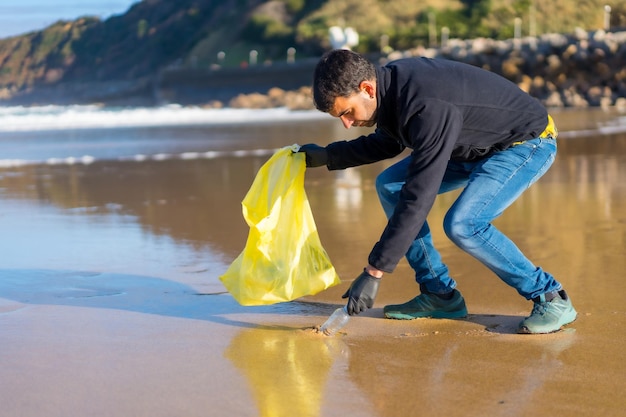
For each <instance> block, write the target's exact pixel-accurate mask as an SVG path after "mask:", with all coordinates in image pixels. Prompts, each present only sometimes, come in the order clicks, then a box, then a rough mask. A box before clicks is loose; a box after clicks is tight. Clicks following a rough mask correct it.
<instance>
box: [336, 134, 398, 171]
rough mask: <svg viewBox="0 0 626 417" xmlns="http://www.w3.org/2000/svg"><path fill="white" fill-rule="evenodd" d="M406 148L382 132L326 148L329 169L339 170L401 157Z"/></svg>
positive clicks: (340, 142) (339, 142)
mask: <svg viewBox="0 0 626 417" xmlns="http://www.w3.org/2000/svg"><path fill="white" fill-rule="evenodd" d="M404 149H405V147H404V146H403V145H402V144H400V143H399V142H398V141H397V140H396V139H393V138H391V137H389V136H387V135H384V134H383V133H382V132H381V131H380V130H378V129H377V130H376V131H375V132H373V133H371V134H369V135H365V136H360V137H358V138H356V139H353V140H350V141H338V142H333V143H331V144H329V145H328V146H326V150H327V152H328V164H327V166H328V169H329V170H337V169H345V168H350V167H355V166H359V165H365V164H371V163H373V162H377V161H382V160H383V159H388V158H393V157H394V156H397V155H399V154H400V153H401V152H402V151H403V150H404Z"/></svg>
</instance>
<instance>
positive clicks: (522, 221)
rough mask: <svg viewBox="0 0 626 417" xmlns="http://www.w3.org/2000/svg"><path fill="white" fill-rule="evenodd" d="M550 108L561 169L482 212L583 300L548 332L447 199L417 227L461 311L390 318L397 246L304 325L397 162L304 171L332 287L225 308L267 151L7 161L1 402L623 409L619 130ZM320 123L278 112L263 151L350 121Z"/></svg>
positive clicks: (125, 407) (349, 267)
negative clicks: (67, 162) (375, 279)
mask: <svg viewBox="0 0 626 417" xmlns="http://www.w3.org/2000/svg"><path fill="white" fill-rule="evenodd" d="M554 116H555V120H556V121H557V125H559V127H560V129H561V131H563V132H564V133H563V134H562V136H561V138H560V139H559V155H558V157H557V160H556V162H555V164H554V165H553V167H552V169H551V170H550V171H549V172H548V174H546V175H545V176H544V177H543V178H542V179H541V180H540V181H539V182H538V183H537V184H535V185H534V186H533V187H532V188H531V189H530V190H529V191H528V192H526V194H525V195H524V196H523V197H522V198H521V199H520V200H518V201H517V202H516V203H515V204H514V205H513V206H512V207H511V208H510V209H509V210H507V211H506V212H505V214H504V215H503V216H502V217H501V218H500V219H498V220H497V221H496V224H497V225H498V227H499V228H500V229H501V230H503V231H504V232H505V233H507V234H508V235H509V236H510V237H511V238H512V239H513V240H514V241H515V242H516V243H517V244H518V245H519V246H520V247H521V248H522V250H523V251H525V253H527V254H528V256H529V257H530V258H531V259H532V260H533V261H534V262H535V263H536V264H537V265H540V266H542V267H543V268H544V269H546V270H548V271H550V272H552V273H553V274H555V276H556V277H557V278H558V279H559V280H560V281H561V282H562V283H563V284H564V286H565V289H566V290H567V291H568V293H569V295H570V296H571V298H572V300H573V302H574V306H575V307H576V309H577V310H578V314H579V315H578V319H577V320H576V322H575V323H573V324H572V325H570V326H568V327H567V328H566V329H565V330H563V331H561V332H559V333H555V334H550V335H517V334H515V327H516V325H517V323H518V322H519V321H520V320H521V319H522V318H523V317H524V316H526V315H528V313H529V312H530V310H531V308H532V306H531V303H530V302H528V301H526V300H524V299H522V298H521V297H520V296H519V295H517V293H515V291H514V290H512V289H510V288H509V287H507V286H506V285H505V284H503V283H502V282H501V281H500V280H499V279H498V278H497V277H495V276H494V275H493V274H492V273H491V272H489V271H488V270H486V269H485V268H484V267H483V266H482V265H480V264H479V263H478V262H477V261H475V260H473V259H472V258H471V257H469V256H468V255H466V254H464V253H462V252H461V251H459V250H458V249H457V248H455V247H454V246H453V245H452V244H451V243H450V242H449V241H448V240H447V238H446V237H445V235H444V234H443V232H442V230H441V219H442V218H443V215H444V214H445V210H446V208H447V207H449V205H450V204H451V202H452V201H453V198H454V195H453V194H452V195H442V196H440V197H439V198H438V200H437V202H436V204H435V207H434V210H433V212H432V213H431V216H430V217H429V221H430V224H431V228H432V229H433V233H434V236H435V242H436V244H437V245H438V247H439V248H440V250H441V252H442V255H443V257H444V260H445V261H446V262H447V263H448V265H449V267H450V270H451V273H452V274H453V276H454V277H455V278H456V279H457V281H458V284H459V289H460V290H461V292H462V293H463V295H464V297H465V299H466V302H467V305H468V309H469V312H470V315H469V317H468V318H467V319H463V320H428V319H424V320H413V321H395V320H386V319H384V318H383V317H382V307H383V306H384V305H385V304H389V303H399V302H404V301H406V300H408V299H410V298H412V297H413V296H415V295H416V294H417V285H416V284H415V282H414V280H413V278H412V276H411V270H410V268H409V267H408V265H407V264H406V262H405V261H403V262H402V263H401V264H400V265H399V266H398V268H397V270H396V271H395V272H394V273H393V274H388V275H386V276H385V277H384V281H383V283H382V285H381V289H380V293H379V296H378V298H377V300H376V305H375V308H373V309H371V310H369V311H367V312H366V313H364V314H362V315H360V316H358V317H353V318H352V319H351V320H350V322H349V323H348V325H347V326H346V327H345V328H344V329H343V330H342V332H341V333H340V334H339V335H337V336H335V337H325V336H323V335H320V334H317V333H316V332H315V331H313V330H311V327H312V326H316V325H319V324H321V323H322V322H323V321H324V320H325V319H326V318H327V317H328V315H329V314H331V313H332V311H333V310H334V309H335V308H337V307H338V306H340V305H341V304H342V300H341V298H340V297H341V294H343V292H344V291H345V290H346V288H347V287H348V286H349V285H350V282H351V280H352V279H353V278H354V277H356V275H358V273H359V271H360V270H361V269H362V267H363V266H364V262H365V260H366V258H367V254H368V253H369V250H370V249H371V246H372V244H373V243H374V242H375V241H376V240H377V239H378V236H379V234H380V232H381V230H382V228H383V226H384V218H383V213H382V210H381V209H380V207H379V204H378V202H377V200H376V197H375V191H374V189H373V181H374V178H375V176H376V174H377V173H378V172H380V171H381V170H382V169H383V168H384V166H386V165H387V164H389V163H390V162H386V163H380V164H375V165H371V166H366V167H361V168H358V169H353V170H349V171H343V172H333V173H330V172H328V171H326V170H322V169H318V170H309V171H307V181H306V189H307V194H308V197H309V200H310V203H311V207H312V210H313V214H314V216H315V220H316V223H317V226H318V229H319V233H320V237H321V240H322V243H323V244H324V247H325V249H326V250H327V252H328V253H329V256H330V257H331V260H332V261H333V264H334V265H335V268H336V269H337V271H338V273H339V275H340V277H341V278H342V281H343V282H342V284H340V285H338V286H336V287H333V288H330V289H328V290H326V291H324V292H322V293H320V294H317V295H315V296H312V297H305V298H304V299H300V300H297V301H294V302H291V303H283V304H277V305H273V306H264V307H242V306H239V305H238V304H237V303H236V302H235V301H234V300H233V298H232V297H231V296H230V295H229V294H227V293H225V292H224V288H223V287H222V286H221V284H220V282H219V281H218V277H219V275H220V274H222V273H223V272H224V271H225V270H226V268H227V266H228V265H229V263H230V262H231V261H232V260H233V259H234V257H235V256H237V255H238V253H239V252H240V251H241V250H242V249H243V246H244V244H245V238H246V236H247V227H246V225H245V223H244V222H243V219H242V216H241V211H240V205H239V202H240V201H241V199H242V198H243V195H244V194H245V192H246V191H247V189H248V187H249V186H250V184H251V181H252V178H253V177H254V173H255V172H256V169H258V167H259V166H260V165H261V164H262V163H263V162H264V160H266V159H267V156H256V157H255V156H244V157H236V156H231V157H228V156H227V157H224V158H219V159H214V160H194V161H184V160H168V161H146V162H141V163H125V162H98V163H94V164H91V165H88V166H76V165H75V166H35V167H32V166H31V167H22V168H16V169H13V170H10V172H2V175H1V176H0V190H1V191H2V199H3V200H4V201H3V202H2V203H1V204H0V209H1V210H0V227H2V229H3V231H4V233H3V239H2V241H3V242H2V244H1V245H0V250H1V251H2V253H3V254H4V258H3V260H2V261H0V341H1V346H2V348H1V349H0V369H2V372H1V373H0V375H1V376H0V410H2V411H1V412H0V415H6V416H29V417H31V416H37V417H38V416H46V417H56V416H59V417H60V416H64V417H67V416H151V417H154V416H282V415H289V416H345V415H348V416H380V417H383V416H385V417H387V416H417V415H435V416H439V415H441V416H443V415H445V416H535V415H538V414H546V415H554V414H558V415H566V416H622V415H624V410H625V409H626V398H624V395H623V392H624V391H625V390H626V379H625V377H624V375H626V353H624V349H623V347H622V344H623V342H624V336H623V334H624V331H623V329H624V327H625V326H626V308H625V307H624V305H625V301H626V292H625V289H626V281H625V280H624V271H625V270H626V257H625V253H626V181H625V180H626V135H624V134H613V135H604V136H599V135H597V136H589V135H588V134H587V135H577V134H569V133H567V132H568V131H571V130H573V129H577V130H585V129H591V128H594V127H595V126H596V124H597V122H598V120H600V119H602V118H604V117H606V115H604V114H603V113H597V112H596V113H584V114H582V115H581V114H578V113H574V112H563V113H558V114H555V115H554ZM330 122H332V123H333V124H332V125H330V124H329V125H327V124H326V123H322V122H317V123H316V124H315V126H316V128H315V129H313V128H312V126H311V125H309V124H306V123H305V124H304V125H303V127H302V130H299V129H298V128H297V127H296V126H294V125H286V126H282V127H278V128H277V129H279V131H280V132H282V135H283V136H281V137H282V139H274V141H273V142H272V147H275V146H284V145H289V144H291V143H294V142H300V143H305V141H306V142H309V141H315V140H316V138H320V137H322V138H328V141H330V140H331V139H333V138H341V137H344V138H349V137H352V136H351V134H354V133H355V132H357V131H352V132H344V131H343V130H342V129H340V126H336V127H335V124H337V125H338V123H337V122H336V121H330ZM261 130H262V129H261ZM262 133H263V132H260V133H259V134H260V135H261V134H262ZM261 136H262V135H261ZM317 140H318V141H319V140H320V139H317ZM258 145H259V143H258V142H255V141H254V140H251V141H250V143H249V144H248V145H244V146H242V145H241V144H240V143H238V144H237V149H239V148H242V147H243V148H246V149H255V148H258V147H259V146H258ZM268 147H269V146H265V147H262V148H268ZM111 230H112V231H114V232H115V233H112V232H110V231H111ZM108 231H109V232H108ZM130 236H139V237H137V238H136V239H138V241H140V243H137V244H133V243H132V242H133V240H132V239H135V237H133V238H132V239H131V237H130Z"/></svg>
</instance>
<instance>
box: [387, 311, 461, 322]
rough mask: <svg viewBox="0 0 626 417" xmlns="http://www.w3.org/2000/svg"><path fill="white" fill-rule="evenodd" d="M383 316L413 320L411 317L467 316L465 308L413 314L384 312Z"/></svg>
mask: <svg viewBox="0 0 626 417" xmlns="http://www.w3.org/2000/svg"><path fill="white" fill-rule="evenodd" d="M385 317H387V318H388V319H394V320H413V319H462V318H465V317H467V310H461V311H455V312H445V311H433V312H430V313H415V315H411V314H405V313H399V312H398V313H391V312H390V313H385Z"/></svg>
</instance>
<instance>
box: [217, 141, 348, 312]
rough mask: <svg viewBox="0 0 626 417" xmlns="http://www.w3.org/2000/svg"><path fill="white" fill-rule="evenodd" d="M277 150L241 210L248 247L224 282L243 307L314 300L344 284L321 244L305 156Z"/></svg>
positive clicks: (295, 147)
mask: <svg viewBox="0 0 626 417" xmlns="http://www.w3.org/2000/svg"><path fill="white" fill-rule="evenodd" d="M298 148H299V147H298V145H293V146H289V147H285V148H282V149H280V150H279V151H277V152H276V153H275V154H274V155H273V156H272V157H271V158H270V159H269V160H268V161H267V162H266V163H265V164H264V165H263V166H262V167H261V169H260V170H259V172H258V173H257V175H256V178H255V179H254V182H253V183H252V186H251V187H250V190H249V191H248V194H246V196H245V198H244V199H243V201H242V203H241V205H242V208H243V217H244V218H245V220H246V222H247V223H248V225H249V226H250V232H249V234H248V240H247V242H246V246H245V248H244V250H243V252H241V254H240V255H239V257H237V259H235V261H234V262H233V263H232V264H231V265H230V267H229V268H228V270H227V271H226V273H225V274H224V275H222V276H221V277H220V280H221V281H222V283H223V284H224V286H225V287H226V289H227V290H228V292H230V293H231V294H232V295H233V297H234V298H235V299H236V300H237V301H238V302H239V303H240V304H241V305H246V306H250V305H264V304H274V303H279V302H283V301H291V300H294V299H296V298H299V297H303V296H305V295H313V294H316V293H318V292H320V291H322V290H325V289H326V288H329V287H331V286H333V285H336V284H339V283H340V280H339V277H338V276H337V273H336V272H335V268H334V267H333V266H332V264H331V262H330V259H329V258H328V255H327V253H326V251H325V250H324V248H323V247H322V244H321V242H320V239H319V235H318V233H317V228H316V227H315V221H314V220H313V214H312V213H311V207H310V206H309V201H308V199H307V197H306V193H305V191H304V171H305V169H306V163H305V159H304V158H305V155H304V154H303V153H294V151H297V150H298Z"/></svg>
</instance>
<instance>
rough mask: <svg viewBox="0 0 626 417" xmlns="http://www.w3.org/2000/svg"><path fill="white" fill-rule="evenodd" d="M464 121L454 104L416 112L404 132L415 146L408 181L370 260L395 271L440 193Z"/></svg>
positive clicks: (383, 268)
mask: <svg viewBox="0 0 626 417" xmlns="http://www.w3.org/2000/svg"><path fill="white" fill-rule="evenodd" d="M462 125H463V119H462V115H461V114H460V112H459V111H458V109H456V108H455V107H454V106H452V105H443V104H441V103H435V104H433V105H431V106H425V107H424V108H423V109H421V110H420V111H419V112H417V113H415V114H414V115H413V116H412V117H410V119H409V120H407V122H406V124H405V126H406V131H405V132H404V136H405V138H406V140H407V141H410V146H411V148H412V149H413V152H412V153H411V156H410V158H411V163H410V165H409V168H408V170H407V173H406V183H405V184H404V186H403V187H402V189H401V190H400V198H399V201H398V204H397V206H396V208H395V210H394V213H393V215H392V216H391V217H390V218H389V221H388V223H387V226H386V227H385V230H384V231H383V233H382V236H381V237H380V240H379V241H378V242H377V243H376V245H375V246H374V248H373V250H372V252H371V253H370V255H369V259H368V261H369V263H370V264H371V265H372V266H374V267H376V268H378V269H380V270H382V271H384V272H393V270H394V269H395V267H396V265H397V264H398V262H399V261H400V259H401V258H402V257H403V256H404V255H405V254H406V252H407V251H408V249H409V247H410V246H411V243H412V242H413V241H414V240H415V238H416V237H417V235H418V233H419V231H420V229H421V228H422V226H423V225H424V222H425V221H426V217H427V215H428V212H429V211H430V209H431V208H432V205H433V203H434V201H435V197H437V193H438V191H439V187H440V185H441V182H442V180H443V176H444V174H445V172H446V168H447V166H448V161H449V159H450V155H451V153H452V149H453V147H454V144H455V142H456V141H457V138H458V136H459V134H460V132H461V128H462Z"/></svg>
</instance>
